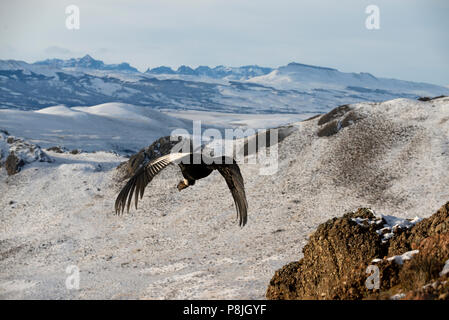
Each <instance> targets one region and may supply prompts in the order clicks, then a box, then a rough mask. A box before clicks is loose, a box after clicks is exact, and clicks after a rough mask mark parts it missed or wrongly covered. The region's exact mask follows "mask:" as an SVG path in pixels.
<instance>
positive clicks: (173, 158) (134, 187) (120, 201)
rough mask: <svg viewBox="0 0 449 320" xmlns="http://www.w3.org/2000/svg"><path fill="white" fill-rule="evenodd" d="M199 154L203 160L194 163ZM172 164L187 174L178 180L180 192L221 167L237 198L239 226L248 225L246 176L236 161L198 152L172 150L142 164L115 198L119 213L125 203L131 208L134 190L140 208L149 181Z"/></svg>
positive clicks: (123, 208)
mask: <svg viewBox="0 0 449 320" xmlns="http://www.w3.org/2000/svg"><path fill="white" fill-rule="evenodd" d="M197 156H198V157H201V161H196V162H194V161H193V160H194V157H197ZM195 160H197V159H195ZM171 163H175V164H178V165H179V167H180V168H181V172H182V175H183V177H184V179H183V180H181V181H180V182H179V183H178V190H179V191H181V190H182V189H185V188H187V187H190V186H193V185H194V184H195V181H196V180H199V179H202V178H205V177H207V176H208V175H210V174H211V173H212V171H214V170H218V172H220V173H221V175H222V176H223V177H224V178H225V180H226V183H227V185H228V187H229V189H230V191H231V194H232V197H233V198H234V203H235V207H236V210H237V217H238V218H239V225H240V226H242V227H243V226H244V225H245V224H246V221H247V211H248V203H247V201H246V195H245V186H244V184H243V177H242V174H241V173H240V168H239V166H238V165H237V163H236V162H235V160H234V159H231V158H228V157H224V156H223V157H217V158H209V157H206V156H204V155H203V154H196V153H195V154H193V153H170V154H168V155H165V156H162V157H159V158H157V159H155V160H153V161H150V162H149V163H147V164H146V165H144V166H142V167H140V168H139V169H138V170H137V171H136V173H135V174H134V176H133V177H132V178H131V179H130V180H129V181H128V183H127V184H126V185H125V186H124V187H123V189H122V191H120V193H119V195H118V196H117V200H116V201H115V211H116V212H117V213H118V214H120V213H123V211H124V210H125V206H126V207H127V210H128V211H129V207H130V205H131V200H132V197H133V193H134V192H135V196H134V199H135V206H136V209H137V202H138V198H139V195H140V198H141V199H142V197H143V193H144V191H145V187H146V186H147V185H148V183H150V182H151V180H152V179H153V178H154V176H155V175H157V174H158V173H159V172H160V171H161V170H162V169H164V168H165V167H167V166H168V165H169V164H171Z"/></svg>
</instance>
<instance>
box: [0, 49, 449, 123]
mask: <svg viewBox="0 0 449 320" xmlns="http://www.w3.org/2000/svg"><path fill="white" fill-rule="evenodd" d="M438 95H449V88H446V87H442V86H437V85H433V84H427V83H416V82H410V81H402V80H395V79H386V78H378V77H375V76H374V75H372V74H369V73H345V72H340V71H338V70H337V69H332V68H326V67H319V66H311V65H306V64H300V63H290V64H288V65H286V66H281V67H278V68H274V69H273V68H266V67H259V66H256V65H252V66H242V67H226V66H217V67H213V68H211V67H208V66H200V67H197V68H191V67H189V66H181V67H179V68H178V69H177V70H173V69H171V68H170V67H165V66H161V67H155V68H152V69H151V68H149V69H148V70H147V71H146V72H139V71H138V70H137V69H136V68H134V67H132V66H131V65H130V64H129V63H120V64H105V63H104V62H103V61H101V60H96V59H94V58H92V57H91V56H89V55H86V56H84V57H82V58H76V59H75V58H72V59H68V60H61V59H47V60H44V61H38V62H35V63H27V62H24V61H17V60H0V108H2V109H21V110H38V109H41V108H46V107H49V106H54V105H65V106H67V107H74V106H92V105H97V104H102V103H108V102H119V103H128V104H133V105H136V106H143V107H150V108H153V109H157V110H171V111H173V110H196V111H215V112H227V113H230V112H232V113H249V114H255V113H258V114H261V113H265V114H270V113H278V114H280V113H323V112H326V111H329V110H330V109H332V108H333V107H336V106H338V105H341V104H347V103H356V102H363V101H384V100H388V99H394V98H411V99H414V98H417V97H419V96H438Z"/></svg>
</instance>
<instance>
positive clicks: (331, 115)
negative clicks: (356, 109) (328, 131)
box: [318, 104, 351, 126]
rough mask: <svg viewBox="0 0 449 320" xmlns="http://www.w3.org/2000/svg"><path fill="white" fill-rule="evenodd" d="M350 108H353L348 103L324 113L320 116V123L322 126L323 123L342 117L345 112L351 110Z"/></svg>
mask: <svg viewBox="0 0 449 320" xmlns="http://www.w3.org/2000/svg"><path fill="white" fill-rule="evenodd" d="M350 110H351V107H350V106H349V105H348V104H344V105H342V106H339V107H337V108H335V109H332V110H331V111H329V112H328V113H326V114H324V115H323V116H322V117H321V118H320V120H318V125H319V126H321V125H323V124H326V123H328V122H329V121H332V120H334V119H337V118H340V117H341V116H343V115H344V114H345V113H347V112H349V111H350Z"/></svg>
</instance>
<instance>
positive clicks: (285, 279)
mask: <svg viewBox="0 0 449 320" xmlns="http://www.w3.org/2000/svg"><path fill="white" fill-rule="evenodd" d="M448 212H449V202H448V203H446V204H445V205H444V206H443V207H442V208H441V209H440V210H438V212H436V213H435V214H434V215H432V216H431V217H429V218H427V219H423V220H420V219H414V220H405V219H397V218H395V217H391V216H382V215H381V216H378V215H375V214H374V213H373V211H371V210H370V209H359V210H357V211H356V212H351V213H347V214H345V215H344V216H343V217H341V218H334V219H331V220H329V221H327V222H326V223H323V224H321V225H320V226H319V227H318V228H317V230H316V231H315V232H314V233H313V234H312V235H311V236H310V238H309V242H308V243H307V245H306V246H305V247H304V249H303V253H304V257H303V258H302V259H301V260H299V261H297V262H292V263H289V264H287V265H286V266H284V267H283V268H281V269H280V270H278V271H276V273H275V275H274V277H273V278H272V279H271V281H270V284H269V286H268V289H267V293H266V297H267V298H268V299H404V298H405V299H448V298H449V294H448V293H449V286H448V285H447V283H448V282H445V281H447V278H448V275H449V213H448ZM446 264H448V266H447V268H448V272H446V273H445V272H442V270H443V269H445V268H446V267H445V266H446ZM373 272H377V273H376V274H374V273H373ZM373 275H374V276H376V277H377V275H378V278H377V279H378V280H379V281H378V286H370V285H369V283H368V281H370V279H371V280H372V279H373V278H372V276H373ZM370 283H371V282H370ZM373 283H374V282H373Z"/></svg>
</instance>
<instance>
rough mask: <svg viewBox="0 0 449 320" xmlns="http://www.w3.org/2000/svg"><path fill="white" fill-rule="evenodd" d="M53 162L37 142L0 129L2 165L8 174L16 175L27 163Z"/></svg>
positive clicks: (0, 157)
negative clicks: (33, 142)
mask: <svg viewBox="0 0 449 320" xmlns="http://www.w3.org/2000/svg"><path fill="white" fill-rule="evenodd" d="M35 161H39V162H52V161H53V160H52V159H51V158H50V157H49V156H48V155H47V154H46V153H45V152H44V151H42V149H41V148H40V147H39V146H38V145H35V144H32V143H29V142H27V141H24V140H22V139H19V138H16V137H13V136H10V135H9V134H8V132H6V131H2V130H0V167H3V166H4V167H5V169H6V172H7V173H8V175H10V176H11V175H14V174H16V173H18V172H20V170H21V169H22V168H23V166H25V165H26V164H29V163H32V162H35Z"/></svg>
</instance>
